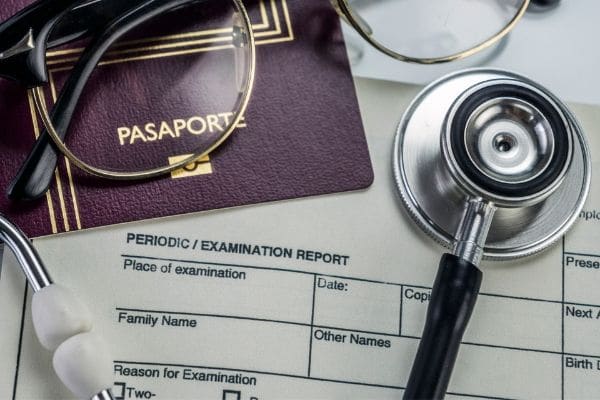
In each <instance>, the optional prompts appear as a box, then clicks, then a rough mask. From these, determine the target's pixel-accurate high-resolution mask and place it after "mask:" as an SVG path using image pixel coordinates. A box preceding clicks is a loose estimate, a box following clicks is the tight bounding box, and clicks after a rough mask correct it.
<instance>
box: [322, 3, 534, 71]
mask: <svg viewBox="0 0 600 400" xmlns="http://www.w3.org/2000/svg"><path fill="white" fill-rule="evenodd" d="M332 2H333V3H334V6H335V7H336V9H337V10H338V12H340V13H341V14H342V16H343V17H344V19H345V20H346V21H347V22H348V23H349V24H351V25H352V26H353V27H354V28H355V30H356V31H357V33H358V34H360V36H362V37H363V38H364V39H366V40H367V41H368V42H369V43H370V44H371V45H373V46H374V47H376V48H377V49H379V50H380V51H382V52H384V53H385V54H387V55H389V56H391V57H393V58H396V59H399V60H401V61H407V62H415V63H421V64H435V63H442V62H448V61H453V60H458V59H461V58H464V57H468V56H470V55H473V54H475V53H477V52H479V51H481V50H483V49H485V48H487V47H489V46H491V45H493V44H494V43H496V42H498V41H499V40H500V39H501V38H502V37H504V36H505V35H506V34H507V33H508V32H510V30H511V29H512V28H513V27H514V26H515V24H516V23H517V21H518V20H519V19H520V18H521V17H522V16H523V14H524V13H525V10H526V9H527V5H528V4H529V0H485V1H482V0H427V1H423V0H332Z"/></svg>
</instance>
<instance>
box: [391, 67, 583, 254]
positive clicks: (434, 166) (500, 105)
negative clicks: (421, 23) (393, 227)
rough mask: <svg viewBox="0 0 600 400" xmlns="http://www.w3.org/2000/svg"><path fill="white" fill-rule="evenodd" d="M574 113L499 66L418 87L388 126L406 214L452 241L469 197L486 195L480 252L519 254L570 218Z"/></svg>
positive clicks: (577, 165)
mask: <svg viewBox="0 0 600 400" xmlns="http://www.w3.org/2000/svg"><path fill="white" fill-rule="evenodd" d="M590 168H591V163H590V157H589V150H588V148H587V145H586V142H585V138H584V136H583V133H582V132H581V129H580V128H579V126H578V124H577V122H576V120H575V119H574V117H573V116H572V114H571V113H570V111H569V110H568V109H567V108H566V106H565V105H564V104H563V103H561V102H560V101H559V100H558V99H557V98H556V97H554V96H553V95H552V94H551V93H549V92H548V91H547V90H546V89H544V88H543V87H541V86H539V85H538V84H536V83H534V82H532V81H531V80H529V79H527V78H524V77H522V76H519V75H516V74H513V73H509V72H505V71H499V70H489V69H475V70H468V71H462V72H458V73H454V74H452V75H449V76H446V77H444V78H441V79H440V80H438V81H436V82H434V83H432V84H431V85H429V86H428V87H427V88H425V89H424V90H423V91H422V92H421V93H420V94H419V95H418V96H417V98H416V99H415V100H414V101H413V103H412V104H411V105H410V106H409V108H408V110H407V111H406V113H405V114H404V117H403V118H402V121H401V122H400V125H399V127H398V132H397V136H396V141H395V152H394V172H395V178H396V182H397V186H398V189H399V192H400V196H401V198H402V200H403V202H404V205H405V206H406V208H407V210H408V212H409V214H410V215H411V217H412V218H413V219H414V220H415V221H416V222H417V224H418V225H419V226H420V227H421V228H422V229H423V230H425V232H426V233H428V234H429V235H430V236H432V237H433V238H434V239H436V240H437V241H438V242H440V243H441V244H443V245H446V246H447V247H453V246H455V245H456V241H457V235H459V234H460V231H461V226H460V225H461V223H462V222H461V221H463V220H464V213H465V208H466V207H467V205H468V204H469V203H470V202H473V201H481V202H484V203H485V204H492V205H493V207H494V211H493V218H492V219H491V223H490V225H489V233H488V234H487V239H486V241H485V247H484V248H483V256H485V257H487V258H494V259H508V258H515V257H521V256H525V255H529V254H533V253H535V252H538V251H540V250H542V249H544V248H546V247H547V246H549V245H550V244H552V243H553V242H555V241H556V240H557V239H558V238H559V237H560V236H561V235H562V234H564V233H565V231H566V230H567V229H568V228H569V227H570V226H571V225H572V223H573V222H574V221H575V219H576V217H577V214H578V212H579V211H580V210H581V208H582V206H583V203H584V201H585V198H586V196H587V193H588V191H589V184H590V172H591V171H590Z"/></svg>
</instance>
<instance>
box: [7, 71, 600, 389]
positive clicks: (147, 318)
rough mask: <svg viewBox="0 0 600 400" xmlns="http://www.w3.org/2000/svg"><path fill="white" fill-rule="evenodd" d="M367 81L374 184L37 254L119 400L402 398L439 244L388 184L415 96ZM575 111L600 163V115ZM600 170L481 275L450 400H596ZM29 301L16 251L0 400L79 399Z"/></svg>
mask: <svg viewBox="0 0 600 400" xmlns="http://www.w3.org/2000/svg"><path fill="white" fill-rule="evenodd" d="M357 86H358V95H359V100H360V103H361V108H362V112H363V115H364V120H365V128H366V131H367V136H368V141H369V147H370V151H371V154H372V158H373V163H374V169H375V177H376V178H375V183H374V184H373V186H372V187H371V188H369V189H368V190H365V191H361V192H354V193H345V194H338V195H330V196H321V197H315V198H309V199H298V200H291V201H285V202H278V203H273V204H263V205H257V206H251V207H243V208H237V209H229V210H221V211H214V212H207V213H201V214H196V215H188V216H181V217H176V218H169V219H163V220H159V221H149V222H143V223H135V224H129V225H121V226H116V227H111V228H106V229H98V230H92V231H85V232H79V233H76V234H68V235H62V236H56V237H50V238H43V239H39V240H36V241H35V242H34V244H35V246H36V248H37V249H38V250H39V252H40V253H41V255H42V257H43V259H44V260H45V262H46V264H47V266H48V268H49V270H50V272H51V273H52V275H53V277H54V278H55V281H56V282H60V283H61V284H63V285H65V286H68V287H70V288H72V289H73V290H74V291H75V292H76V294H77V295H78V297H80V298H81V299H82V300H84V301H85V302H86V303H87V304H88V305H89V307H90V308H91V310H92V312H93V314H94V316H95V322H96V328H97V329H98V330H99V331H100V333H101V334H102V335H104V337H105V339H106V340H107V342H108V344H109V347H110V349H111V351H112V356H113V359H114V365H113V371H114V382H115V383H114V393H115V394H116V395H117V396H118V398H122V399H219V400H220V399H226V400H250V399H261V400H262V399H332V398H336V399H349V398H353V399H354V398H356V399H400V398H401V397H402V388H403V387H404V386H405V385H406V381H407V378H408V374H409V371H410V367H411V364H412V361H413V358H414V356H415V352H416V349H417V345H418V341H419V336H420V335H421V331H422V328H423V323H424V317H425V312H426V308H427V304H428V299H429V296H430V292H431V286H432V282H433V279H434V276H435V273H436V271H437V264H438V261H439V257H440V255H441V253H442V252H443V251H444V249H442V248H441V247H440V246H438V245H437V244H435V243H434V242H433V241H432V240H430V239H429V238H428V237H427V236H425V235H424V234H423V233H421V232H420V231H419V230H418V228H416V227H415V226H414V225H413V224H412V222H411V221H410V219H409V218H408V216H407V215H406V214H405V212H404V211H403V207H402V205H401V204H400V202H399V200H398V199H397V194H396V188H395V186H394V183H393V179H392V172H391V154H392V142H393V136H394V133H395V127H396V124H397V122H398V120H399V118H400V117H401V114H402V112H403V110H404V109H405V108H406V106H407V105H408V103H409V101H410V100H411V99H412V98H413V97H414V95H415V94H416V93H417V91H418V88H416V87H411V86H405V85H402V84H397V83H390V82H383V81H371V80H360V79H359V80H358V81H357ZM573 110H574V111H575V113H576V114H577V116H578V117H579V119H580V120H581V122H582V124H583V126H584V128H585V130H586V133H587V136H588V138H589V141H590V144H591V149H592V154H593V156H594V158H596V157H595V156H597V155H598V154H600V113H599V112H598V111H599V110H598V108H593V107H590V106H573ZM594 168H595V171H598V174H596V175H594V177H593V184H592V192H591V197H590V199H589V201H588V203H587V205H586V207H585V209H584V211H583V212H582V214H581V215H580V218H579V220H578V222H577V225H576V226H575V228H574V229H573V231H571V232H570V233H569V234H568V236H567V237H566V238H565V239H564V240H563V241H560V242H559V243H557V244H556V245H555V246H554V247H552V248H551V249H550V250H548V251H545V252H544V253H542V254H540V255H537V256H534V257H530V258H526V259H522V260H516V261H512V262H487V261H485V262H484V263H483V265H482V270H483V286H482V289H481V295H480V296H479V299H478V302H477V305H476V307H475V311H474V313H473V317H472V320H471V323H470V325H469V327H468V329H467V332H466V334H465V337H464V341H463V345H462V347H461V348H460V352H459V355H458V361H457V364H456V367H455V369H454V374H453V376H452V379H451V382H450V387H449V395H448V398H449V399H457V398H493V399H524V398H529V399H534V398H536V399H548V398H555V399H560V398H577V399H592V398H600V290H599V288H600V234H599V233H598V232H599V227H600V180H599V179H600V178H599V177H598V176H600V165H599V164H598V163H596V162H595V163H594ZM299 179H304V178H302V177H299ZM199 190H201V188H199ZM30 301H31V290H29V289H27V288H26V284H25V280H24V278H23V276H22V273H21V272H20V271H19V269H18V267H17V265H16V262H15V261H14V259H13V257H12V255H11V254H10V252H8V251H6V252H5V254H4V265H3V268H2V273H1V276H0V326H2V331H1V333H0V356H1V357H2V360H3V366H4V368H2V369H1V370H0V398H1V399H12V398H14V399H42V398H44V399H65V398H72V396H71V395H70V393H69V392H68V391H67V389H65V388H64V387H63V386H62V384H61V383H60V382H59V381H58V378H57V377H56V376H55V374H54V372H53V370H52V367H51V354H50V353H49V352H48V351H46V350H44V349H43V348H42V347H41V345H40V344H39V343H38V341H37V339H36V338H35V336H34V333H33V329H32V322H31V315H30V311H29V309H30Z"/></svg>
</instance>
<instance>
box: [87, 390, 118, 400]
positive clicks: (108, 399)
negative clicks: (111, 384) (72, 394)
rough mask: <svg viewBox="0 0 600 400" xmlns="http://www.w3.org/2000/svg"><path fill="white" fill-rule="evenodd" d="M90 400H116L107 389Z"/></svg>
mask: <svg viewBox="0 0 600 400" xmlns="http://www.w3.org/2000/svg"><path fill="white" fill-rule="evenodd" d="M90 400H114V397H113V394H112V392H111V391H110V389H106V390H103V391H101V392H100V393H98V394H96V395H95V396H94V397H92V398H91V399H90Z"/></svg>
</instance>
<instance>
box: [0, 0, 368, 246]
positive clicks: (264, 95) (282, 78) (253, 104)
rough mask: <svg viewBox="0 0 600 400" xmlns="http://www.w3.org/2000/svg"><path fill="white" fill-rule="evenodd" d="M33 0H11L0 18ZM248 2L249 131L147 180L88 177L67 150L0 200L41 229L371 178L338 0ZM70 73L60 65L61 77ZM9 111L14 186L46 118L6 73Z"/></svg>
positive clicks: (358, 183) (13, 215)
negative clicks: (32, 194)
mask: <svg viewBox="0 0 600 400" xmlns="http://www.w3.org/2000/svg"><path fill="white" fill-rule="evenodd" d="M30 2H31V1H30V0H9V1H4V3H3V7H2V8H1V9H0V19H2V20H4V19H6V18H7V17H9V16H10V15H12V14H14V13H15V12H17V11H18V10H19V9H21V8H22V7H23V6H25V5H27V4H29V3H30ZM245 4H246V6H247V7H248V11H249V14H250V17H251V20H252V22H253V30H254V31H255V34H256V36H257V72H256V81H255V82H256V83H255V88H254V92H253V94H252V97H251V100H250V104H249V106H248V109H247V111H246V113H245V122H244V124H245V127H244V128H243V129H240V130H242V131H243V132H240V130H238V131H236V132H234V134H233V135H232V136H231V137H230V138H229V139H228V140H227V141H226V142H225V143H224V144H223V145H222V146H221V147H219V148H218V149H217V150H216V151H214V152H213V153H212V154H211V155H210V156H209V157H208V158H207V159H203V160H199V162H197V163H196V166H195V167H194V168H192V170H193V171H191V172H190V171H184V170H180V171H177V172H176V173H173V174H171V175H168V176H164V177H162V178H159V179H153V180H146V181H135V182H116V181H108V180H104V179H99V178H95V177H91V176H89V175H87V174H85V173H84V172H82V171H80V170H78V169H77V168H76V167H75V166H72V165H70V163H69V162H68V161H67V160H65V159H64V158H62V157H61V159H60V162H59V168H58V169H57V171H56V173H55V179H54V182H53V184H52V187H51V190H50V191H49V192H48V193H47V195H46V196H45V197H44V198H42V199H40V200H39V201H35V202H18V201H10V200H8V199H7V198H6V196H2V198H1V200H0V207H1V209H0V210H1V212H2V213H3V214H5V215H6V216H8V217H9V218H10V219H11V220H12V221H14V222H15V223H16V224H17V225H18V226H20V227H21V228H22V229H23V230H24V231H25V233H26V234H28V235H29V236H33V237H35V236H42V235H48V234H53V233H61V232H68V231H74V230H80V229H86V228H92V227H98V226H104V225H110V224H116V223H123V222H130V221H137V220H142V219H148V218H156V217H164V216H170V215H178V214H185V213H190V212H197V211H203V210H210V209H217V208H225V207H233V206H241V205H246V204H255V203H260V202H267V201H275V200H283V199H290V198H297V197H304V196H313V195H320V194H326V193H334V192H343V191H350V190H357V189H363V188H366V187H368V186H370V184H371V183H372V181H373V170H372V167H371V162H370V159H369V153H368V148H367V143H366V139H365V135H364V130H363V126H362V121H361V118H360V113H359V109H358V103H357V99H356V94H355V90H354V84H353V80H352V77H351V74H350V68H349V64H348V59H347V56H346V50H345V46H344V43H343V40H342V36H341V32H340V26H339V19H338V18H337V15H336V13H335V11H334V10H333V9H332V7H331V5H330V3H329V0H311V1H302V0H254V1H246V2H245ZM49 57H50V58H49V59H52V57H53V56H52V55H51V56H49ZM55 61H56V60H55ZM58 61H60V60H58ZM168 61H169V60H168V59H166V58H157V59H153V60H152V61H150V62H148V63H147V64H145V65H144V68H149V71H152V72H150V73H154V75H155V76H156V74H157V73H159V74H160V73H161V71H162V73H167V71H169V72H171V71H172V70H171V69H170V68H171V67H169V68H165V64H164V63H165V62H168ZM161 63H162V64H161ZM56 64H60V62H56ZM153 68H154V69H153ZM51 71H52V70H51ZM156 71H158V72H156ZM145 72H146V73H149V72H148V71H145ZM65 74H66V72H64V71H62V72H61V71H60V70H59V69H57V70H56V71H52V74H51V75H52V80H53V81H52V82H53V85H54V86H56V89H58V90H60V85H61V84H62V83H64V78H65V76H66V75H65ZM155 79H156V78H155ZM158 79H159V78H158ZM192 90H193V88H192ZM48 91H50V89H48ZM48 96H49V97H50V96H51V94H48ZM96 106H97V107H98V108H102V109H99V110H98V115H106V114H107V111H106V110H105V109H103V107H105V106H106V107H107V109H108V108H110V105H102V104H100V105H96ZM177 107H179V105H178V106H171V107H165V109H162V110H161V114H162V115H161V116H160V117H159V118H157V116H155V115H136V113H138V114H139V113H143V110H139V109H136V108H135V107H127V106H124V107H119V112H121V113H129V114H127V115H126V118H125V120H127V121H137V120H140V119H141V120H148V121H151V120H156V119H158V120H160V119H164V120H168V119H169V118H171V119H173V118H175V117H176V114H177V112H178V110H177V109H176V108H177ZM110 109H111V110H114V107H112V108H110ZM121 117H123V116H122V115H121ZM0 121H2V124H1V125H0V126H1V127H2V128H0V129H1V130H2V132H1V133H0V152H1V154H2V169H1V170H0V187H2V188H3V189H6V188H7V187H8V184H9V182H10V180H11V179H12V178H13V177H14V176H15V174H16V173H17V171H18V169H19V167H20V165H21V163H22V162H23V160H24V159H25V158H26V156H27V154H28V153H29V151H30V149H31V146H32V145H33V143H34V139H35V135H36V134H37V133H39V129H40V127H41V126H42V125H41V122H40V120H39V119H38V118H37V117H36V116H35V112H34V109H33V104H32V101H31V99H30V98H29V97H28V95H27V92H26V91H25V89H24V88H22V87H20V86H19V85H17V84H15V83H13V82H8V81H0ZM102 123H103V121H101V120H100V118H99V120H98V121H86V129H101V126H102ZM131 125H133V123H132V124H131ZM75 128H76V129H77V128H78V127H77V126H76V127H75Z"/></svg>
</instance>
